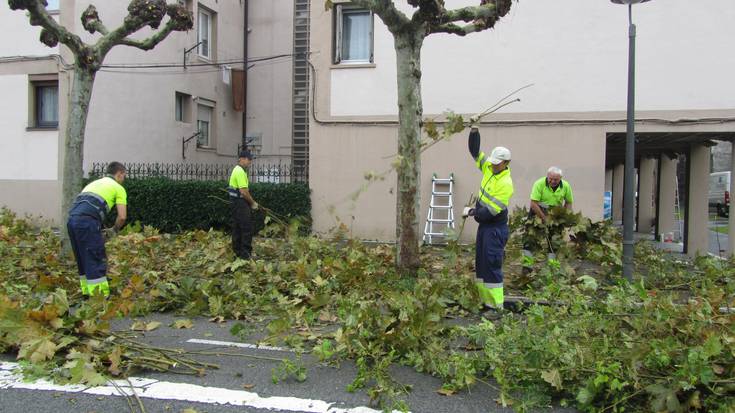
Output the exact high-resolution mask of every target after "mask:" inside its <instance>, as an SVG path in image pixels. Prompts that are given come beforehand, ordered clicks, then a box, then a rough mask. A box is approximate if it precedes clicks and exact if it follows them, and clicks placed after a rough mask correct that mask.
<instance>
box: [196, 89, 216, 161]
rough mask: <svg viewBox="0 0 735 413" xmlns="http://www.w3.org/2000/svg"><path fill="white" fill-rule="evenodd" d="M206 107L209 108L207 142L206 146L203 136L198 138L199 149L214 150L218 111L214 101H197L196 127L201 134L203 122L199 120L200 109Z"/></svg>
mask: <svg viewBox="0 0 735 413" xmlns="http://www.w3.org/2000/svg"><path fill="white" fill-rule="evenodd" d="M200 106H201V107H205V108H209V111H210V112H209V121H208V122H207V142H206V144H203V143H202V142H201V138H202V136H201V135H199V136H197V148H202V149H214V148H215V142H214V141H215V139H214V138H215V136H214V130H215V114H216V113H217V111H216V104H215V102H213V101H210V100H204V99H198V100H197V117H196V126H197V129H196V130H197V132H201V130H202V129H201V124H200V122H203V121H202V120H201V119H200V118H199V107H200Z"/></svg>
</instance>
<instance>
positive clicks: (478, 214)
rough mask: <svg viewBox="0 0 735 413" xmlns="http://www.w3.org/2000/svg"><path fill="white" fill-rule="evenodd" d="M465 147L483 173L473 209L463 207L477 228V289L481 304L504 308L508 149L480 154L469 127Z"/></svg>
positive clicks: (475, 134) (510, 181) (509, 186)
mask: <svg viewBox="0 0 735 413" xmlns="http://www.w3.org/2000/svg"><path fill="white" fill-rule="evenodd" d="M468 146H469V150H470V155H472V158H473V159H474V160H475V164H476V165H477V167H478V168H479V169H480V171H482V181H481V182H480V190H479V192H478V194H477V198H478V199H477V203H476V204H475V207H474V208H465V211H464V212H465V213H464V215H465V216H468V215H469V216H473V217H474V218H475V221H477V222H478V223H479V224H480V226H479V227H478V229H477V239H476V246H475V272H476V276H477V282H476V286H477V290H478V292H479V293H480V297H481V298H482V301H483V304H485V306H486V307H489V308H491V309H495V310H500V309H502V308H503V302H504V294H503V256H504V255H505V244H506V243H507V242H508V232H509V231H508V204H509V203H510V198H511V197H512V196H513V179H512V178H511V176H510V168H509V167H508V165H509V164H510V159H511V157H510V150H509V149H508V148H505V147H502V146H498V147H496V148H494V149H493V150H492V152H491V153H490V156H487V155H486V154H485V153H484V152H480V132H479V131H478V130H477V128H472V130H471V131H470V135H469V140H468Z"/></svg>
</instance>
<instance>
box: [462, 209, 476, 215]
mask: <svg viewBox="0 0 735 413" xmlns="http://www.w3.org/2000/svg"><path fill="white" fill-rule="evenodd" d="M474 215H475V208H470V207H464V209H463V210H462V218H467V217H471V216H474Z"/></svg>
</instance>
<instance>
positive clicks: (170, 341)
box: [0, 314, 574, 413]
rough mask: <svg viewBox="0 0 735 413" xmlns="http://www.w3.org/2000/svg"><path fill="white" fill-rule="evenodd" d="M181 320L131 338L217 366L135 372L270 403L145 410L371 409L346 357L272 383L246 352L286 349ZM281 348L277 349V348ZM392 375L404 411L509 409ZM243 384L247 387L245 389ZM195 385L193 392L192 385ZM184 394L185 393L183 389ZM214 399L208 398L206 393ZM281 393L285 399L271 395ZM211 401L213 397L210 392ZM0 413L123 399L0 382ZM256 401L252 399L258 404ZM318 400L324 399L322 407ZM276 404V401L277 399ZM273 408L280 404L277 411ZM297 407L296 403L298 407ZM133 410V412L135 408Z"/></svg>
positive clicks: (157, 403) (123, 406)
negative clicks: (192, 371) (196, 371)
mask: <svg viewBox="0 0 735 413" xmlns="http://www.w3.org/2000/svg"><path fill="white" fill-rule="evenodd" d="M182 318H185V317H177V316H172V315H169V314H155V315H152V316H150V317H145V318H142V319H141V320H145V321H159V322H161V326H160V327H159V328H157V329H155V330H153V331H150V332H146V333H140V334H139V337H138V340H139V341H142V342H145V343H149V344H152V345H155V346H161V347H167V348H181V349H185V350H212V351H218V352H225V351H226V352H227V353H230V354H233V355H230V356H198V357H197V359H200V360H203V361H207V362H211V363H215V364H218V365H219V368H218V369H214V370H209V371H208V372H207V374H206V375H205V376H203V377H197V376H189V375H180V374H172V373H155V372H141V373H139V374H136V375H135V376H136V377H142V378H146V379H152V380H158V381H160V382H167V383H188V384H193V385H197V386H204V387H207V389H204V394H209V395H214V394H219V393H218V392H221V391H223V390H222V389H229V390H235V391H239V392H244V391H247V392H251V393H257V397H259V399H258V400H260V401H261V402H262V403H263V404H261V405H258V406H260V407H262V406H270V407H272V408H271V409H262V408H257V407H252V404H251V407H247V406H232V405H226V404H216V403H197V402H195V401H191V400H198V399H197V396H196V394H195V393H196V392H195V391H191V392H189V391H188V390H182V391H179V392H178V393H177V397H180V398H187V397H188V398H189V399H188V400H186V401H180V400H179V401H176V400H160V399H154V398H144V397H141V401H142V403H143V405H144V408H145V411H146V412H182V411H184V410H185V409H187V408H191V409H194V410H195V411H197V412H200V413H201V412H211V413H214V412H234V411H238V412H265V411H268V412H294V411H328V412H339V411H349V412H351V413H368V412H372V411H376V410H378V409H377V407H375V409H376V410H372V409H368V408H367V407H368V406H369V403H370V399H369V397H368V395H367V394H366V393H365V391H357V392H355V393H350V392H347V391H346V386H347V385H348V384H349V383H351V382H352V380H353V379H354V377H355V374H356V368H355V365H354V363H352V362H343V363H341V364H340V365H339V366H338V367H335V366H326V365H323V364H321V363H319V362H318V361H317V360H316V359H315V358H314V357H312V356H310V355H305V356H304V363H305V365H306V368H307V380H306V381H305V382H303V383H298V382H297V381H295V380H293V379H289V380H286V381H282V382H279V383H278V384H274V383H273V382H272V370H273V368H274V367H276V366H277V365H278V364H279V363H277V362H274V361H269V360H262V359H255V358H249V357H247V356H253V355H254V356H265V357H271V358H273V357H275V358H282V357H294V353H293V352H289V351H278V350H273V349H269V350H265V349H256V348H239V347H223V346H221V345H212V344H202V343H192V342H188V341H189V340H210V341H226V342H233V343H242V342H240V341H238V339H237V338H236V337H234V336H232V335H231V334H230V332H229V329H230V328H231V327H232V325H234V322H233V321H228V322H225V323H214V322H210V321H209V320H207V319H205V318H194V319H192V321H193V322H194V326H193V328H190V329H173V328H170V327H169V324H171V322H172V321H174V320H177V319H182ZM132 322H133V320H118V321H116V322H115V325H114V328H115V329H120V330H122V329H124V330H129V328H130V325H131V324H132ZM263 334H264V332H263V329H262V328H259V327H253V332H252V334H251V336H249V337H246V338H245V342H247V343H257V342H258V338H259V337H262V336H263ZM284 350H285V349H284ZM0 361H6V362H8V361H13V357H12V356H11V355H1V356H0ZM393 375H394V377H395V378H396V379H397V380H398V381H399V382H401V383H403V384H410V385H411V386H412V391H411V392H410V393H409V394H408V395H407V396H406V397H405V400H406V402H407V403H408V405H409V407H410V411H412V412H431V413H455V412H468V413H474V412H477V413H489V412H511V411H512V410H511V409H510V408H503V407H501V406H499V405H498V404H497V403H496V402H495V399H496V398H497V397H498V393H497V391H495V390H494V389H492V388H491V387H489V386H487V385H484V384H478V385H476V386H474V387H472V388H471V389H470V390H469V391H463V392H460V393H458V394H455V395H452V396H449V397H447V396H442V395H439V394H438V393H436V390H437V389H439V388H440V387H441V380H439V379H436V378H433V377H430V376H428V375H425V374H419V373H417V372H415V371H414V370H413V369H410V368H406V367H402V366H394V367H393ZM245 385H247V386H245ZM200 390H201V389H200ZM187 393H191V394H187ZM213 397H214V396H213ZM278 397H287V398H293V399H278ZM215 398H216V397H215ZM0 400H2V401H1V402H0V411H2V412H23V413H30V412H37V411H38V412H49V411H53V412H73V413H80V412H85V413H86V412H129V411H131V410H130V407H129V406H128V401H127V399H126V398H124V397H120V396H111V395H106V396H103V395H90V394H82V393H79V392H76V393H69V392H60V391H47V390H26V389H17V388H7V387H6V388H3V385H2V380H0ZM261 402H259V403H261ZM324 402H326V403H327V404H324ZM279 403H284V404H279ZM320 405H321V406H324V405H327V406H329V407H328V408H327V410H323V409H322V410H319V406H320ZM279 406H281V407H282V408H279ZM299 406H301V407H299ZM136 411H140V409H138V410H136ZM544 411H547V412H554V413H557V412H573V411H574V410H571V409H561V408H554V409H548V410H544Z"/></svg>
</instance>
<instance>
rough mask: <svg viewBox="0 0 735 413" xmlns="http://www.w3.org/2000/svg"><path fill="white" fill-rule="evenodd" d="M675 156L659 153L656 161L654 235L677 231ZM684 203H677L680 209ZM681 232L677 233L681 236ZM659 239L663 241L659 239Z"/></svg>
mask: <svg viewBox="0 0 735 413" xmlns="http://www.w3.org/2000/svg"><path fill="white" fill-rule="evenodd" d="M678 163H679V160H678V159H677V158H674V159H671V158H669V157H668V156H667V155H661V157H660V158H659V161H658V199H657V200H656V233H657V234H656V235H657V236H659V235H661V234H668V233H670V232H673V233H676V232H678V231H679V227H678V223H677V222H676V221H677V219H678V218H675V217H674V214H675V213H676V210H675V207H676V167H677V164H678ZM683 207H684V205H679V209H682V208H683ZM682 235H683V234H679V236H682ZM659 241H663V240H662V239H659Z"/></svg>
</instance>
